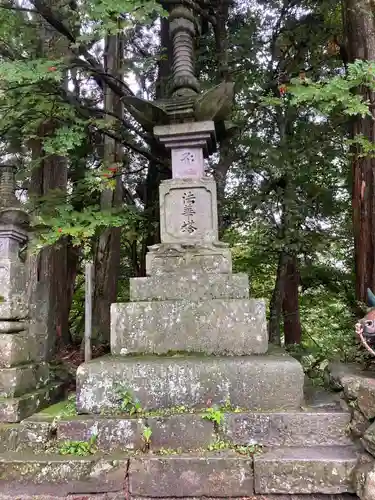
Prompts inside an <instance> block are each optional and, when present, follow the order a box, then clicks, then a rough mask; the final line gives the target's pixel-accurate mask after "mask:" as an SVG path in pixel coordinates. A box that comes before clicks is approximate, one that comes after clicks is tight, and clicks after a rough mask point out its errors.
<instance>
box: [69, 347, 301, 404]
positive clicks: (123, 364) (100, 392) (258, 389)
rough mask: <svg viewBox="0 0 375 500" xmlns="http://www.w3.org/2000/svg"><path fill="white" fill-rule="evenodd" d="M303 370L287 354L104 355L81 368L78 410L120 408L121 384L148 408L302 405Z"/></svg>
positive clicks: (78, 379) (78, 380) (78, 387)
mask: <svg viewBox="0 0 375 500" xmlns="http://www.w3.org/2000/svg"><path fill="white" fill-rule="evenodd" d="M303 382H304V374H303V370H302V367H301V365H300V363H298V361H296V360H295V359H294V358H292V357H291V356H288V355H286V354H284V355H282V354H269V355H265V356H239V357H237V356H234V357H206V356H170V357H158V356H139V357H128V358H125V357H114V356H113V357H111V356H104V357H102V358H97V359H95V360H93V361H90V362H89V363H84V364H82V365H81V366H79V367H78V369H77V410H78V412H79V413H100V412H101V411H103V410H113V409H118V408H119V405H120V401H119V397H118V393H117V390H116V388H117V387H118V386H119V385H120V386H122V387H123V388H124V389H125V388H126V390H129V391H130V392H131V393H132V394H133V396H134V397H136V398H138V399H139V401H140V404H141V407H142V408H143V409H145V410H147V409H159V408H170V407H176V406H181V405H183V406H186V407H187V408H203V407H206V406H207V404H213V405H214V404H220V405H222V404H224V403H225V402H226V401H227V400H230V401H231V404H233V405H234V406H239V407H242V408H246V409H249V410H264V411H267V410H275V409H279V410H281V409H298V408H299V407H300V405H301V403H302V400H303Z"/></svg>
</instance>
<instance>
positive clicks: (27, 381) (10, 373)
mask: <svg viewBox="0 0 375 500" xmlns="http://www.w3.org/2000/svg"><path fill="white" fill-rule="evenodd" d="M0 356H1V354H0ZM48 379H49V368H48V365H47V364H46V363H42V364H39V365H23V366H16V367H14V368H1V369H0V397H11V398H12V397H17V396H21V395H22V394H25V393H26V392H30V391H32V390H35V389H39V388H40V387H43V386H44V385H45V384H46V383H47V382H48Z"/></svg>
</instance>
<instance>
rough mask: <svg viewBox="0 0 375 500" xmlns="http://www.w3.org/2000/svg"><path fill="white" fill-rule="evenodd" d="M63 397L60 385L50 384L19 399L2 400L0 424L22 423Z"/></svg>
mask: <svg viewBox="0 0 375 500" xmlns="http://www.w3.org/2000/svg"><path fill="white" fill-rule="evenodd" d="M61 395H62V387H61V385H60V384H57V383H55V384H50V385H48V386H46V387H43V388H42V389H39V390H37V391H34V392H29V393H27V394H24V395H23V396H20V397H18V398H0V422H20V421H21V420H23V419H24V418H27V417H29V416H30V415H32V414H33V413H35V412H36V411H38V410H41V409H42V408H44V407H46V406H48V405H49V404H52V403H53V402H54V401H56V399H58V398H59V397H60V396H61Z"/></svg>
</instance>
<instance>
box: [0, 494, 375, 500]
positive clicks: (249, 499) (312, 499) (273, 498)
mask: <svg viewBox="0 0 375 500" xmlns="http://www.w3.org/2000/svg"><path fill="white" fill-rule="evenodd" d="M163 498H168V500H174V498H172V497H163ZM185 498H186V500H187V499H189V500H202V497H185ZM203 498H204V500H218V497H203ZM0 500H2V498H1V496H0ZM6 500H8V499H6ZM22 500H24V499H23V498H22ZM25 500H28V499H25ZM38 500H44V498H43V499H39V498H38ZM47 500H55V499H54V498H52V499H49V498H48V499H47ZM69 500H70V499H69ZM79 500H81V499H79ZM85 500H86V498H85ZM87 500H91V498H88V499H87ZM93 500H94V499H93ZM100 500H101V499H100ZM121 500H122V499H121ZM131 500H153V498H152V497H139V496H135V495H131ZM159 500H160V498H159ZM242 500H358V497H357V496H355V495H352V494H350V493H348V494H346V493H344V494H342V495H320V494H319V493H318V494H311V495H256V494H253V495H250V496H246V497H242ZM365 500H370V499H365ZM371 500H373V499H371Z"/></svg>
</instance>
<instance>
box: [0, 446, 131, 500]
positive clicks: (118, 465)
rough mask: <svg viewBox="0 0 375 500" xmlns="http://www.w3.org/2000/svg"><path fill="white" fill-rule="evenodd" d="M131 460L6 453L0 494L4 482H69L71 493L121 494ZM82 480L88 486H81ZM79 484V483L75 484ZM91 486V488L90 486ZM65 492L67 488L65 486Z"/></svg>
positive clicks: (2, 458) (0, 463)
mask: <svg viewBox="0 0 375 500" xmlns="http://www.w3.org/2000/svg"><path fill="white" fill-rule="evenodd" d="M127 466H128V460H127V458H125V457H121V456H119V457H117V458H116V459H113V458H112V459H111V458H110V457H108V458H105V457H97V456H96V457H95V456H90V457H69V458H67V457H63V456H55V455H45V456H43V455H42V456H41V455H34V454H32V453H28V454H26V453H23V454H22V455H19V454H15V453H6V454H3V455H1V456H0V491H2V488H1V486H2V481H17V482H19V483H28V484H29V485H32V484H43V483H46V484H48V483H54V484H55V487H56V486H57V485H58V484H62V485H64V483H69V490H70V491H68V492H67V494H69V493H80V492H81V491H82V489H83V491H85V492H95V491H98V492H100V491H104V492H106V491H120V490H121V489H122V486H123V484H124V477H125V471H126V469H127ZM78 481H84V483H81V484H79V483H78V484H77V482H78ZM74 483H76V484H74ZM90 483H91V489H90V488H89V487H90ZM63 489H65V488H64V486H63Z"/></svg>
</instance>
